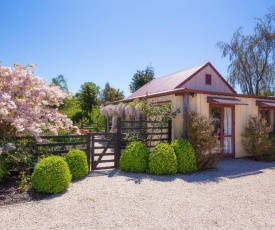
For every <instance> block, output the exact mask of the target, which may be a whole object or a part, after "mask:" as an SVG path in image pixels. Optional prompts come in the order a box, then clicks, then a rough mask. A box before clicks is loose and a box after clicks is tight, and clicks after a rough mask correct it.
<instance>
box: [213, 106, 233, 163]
mask: <svg viewBox="0 0 275 230" xmlns="http://www.w3.org/2000/svg"><path fill="white" fill-rule="evenodd" d="M211 114H212V116H213V119H214V124H215V130H214V133H213V134H218V137H219V140H220V145H221V148H222V150H221V151H222V154H223V157H224V158H226V157H234V126H233V124H234V122H233V118H234V117H233V114H234V107H233V106H212V107H211Z"/></svg>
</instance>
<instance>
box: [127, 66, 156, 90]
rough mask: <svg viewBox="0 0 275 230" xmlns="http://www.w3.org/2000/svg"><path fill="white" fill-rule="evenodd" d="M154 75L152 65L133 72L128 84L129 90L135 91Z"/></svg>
mask: <svg viewBox="0 0 275 230" xmlns="http://www.w3.org/2000/svg"><path fill="white" fill-rule="evenodd" d="M154 76H155V73H154V68H153V67H148V66H147V67H146V69H145V70H142V71H139V70H137V72H136V73H135V74H134V76H133V77H132V81H131V83H130V85H129V87H130V92H131V93H133V92H135V91H137V90H138V89H139V88H140V87H142V86H144V85H145V84H146V83H148V82H149V81H151V80H153V79H154Z"/></svg>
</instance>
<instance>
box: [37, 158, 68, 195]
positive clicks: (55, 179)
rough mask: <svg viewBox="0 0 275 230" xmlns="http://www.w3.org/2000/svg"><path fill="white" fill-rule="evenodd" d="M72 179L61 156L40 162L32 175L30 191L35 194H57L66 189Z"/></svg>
mask: <svg viewBox="0 0 275 230" xmlns="http://www.w3.org/2000/svg"><path fill="white" fill-rule="evenodd" d="M71 179H72V175H71V173H70V169H69V166H68V164H67V162H66V161H65V159H64V158H63V157H61V156H49V157H46V158H44V159H42V160H40V161H39V162H38V163H37V164H36V166H35V168H34V172H33V174H32V189H33V190H34V191H36V192H43V193H54V194H55V193H59V192H62V191H63V190H65V189H66V188H68V186H69V184H70V182H71Z"/></svg>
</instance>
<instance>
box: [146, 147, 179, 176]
mask: <svg viewBox="0 0 275 230" xmlns="http://www.w3.org/2000/svg"><path fill="white" fill-rule="evenodd" d="M177 169H178V163H177V156H176V154H175V152H174V149H173V148H172V147H171V146H170V145H169V144H167V143H160V144H158V145H157V146H156V147H155V149H154V150H153V152H152V153H151V154H150V155H149V172H150V173H152V174H155V175H169V174H175V173H176V172H177Z"/></svg>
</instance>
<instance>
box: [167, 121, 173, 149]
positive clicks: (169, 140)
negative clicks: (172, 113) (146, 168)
mask: <svg viewBox="0 0 275 230" xmlns="http://www.w3.org/2000/svg"><path fill="white" fill-rule="evenodd" d="M171 140H172V120H169V121H168V143H169V144H170V143H171Z"/></svg>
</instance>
